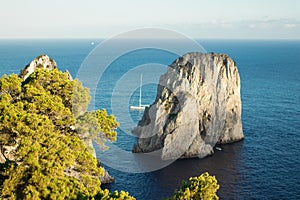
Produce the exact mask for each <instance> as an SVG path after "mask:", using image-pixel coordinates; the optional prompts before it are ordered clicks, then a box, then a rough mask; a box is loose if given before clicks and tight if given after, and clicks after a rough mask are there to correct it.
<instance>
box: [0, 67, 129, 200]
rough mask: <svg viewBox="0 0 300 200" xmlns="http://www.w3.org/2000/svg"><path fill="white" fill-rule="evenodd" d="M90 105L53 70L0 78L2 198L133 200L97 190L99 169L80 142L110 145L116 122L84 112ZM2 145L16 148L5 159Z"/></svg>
mask: <svg viewBox="0 0 300 200" xmlns="http://www.w3.org/2000/svg"><path fill="white" fill-rule="evenodd" d="M89 101H90V97H89V91H88V89H87V88H84V87H83V86H82V84H81V83H80V82H79V81H78V80H74V81H70V80H69V79H68V77H67V74H66V73H62V72H61V71H59V70H58V69H54V70H51V71H49V70H44V69H36V71H35V72H34V73H33V74H31V75H30V76H29V77H28V78H27V79H26V80H25V81H22V79H21V78H19V77H18V76H17V75H10V76H6V75H4V76H3V77H2V78H1V79H0V150H1V151H0V153H1V156H2V157H3V158H4V159H5V160H6V163H5V164H3V165H1V169H0V170H1V173H2V175H3V177H2V179H4V182H3V183H2V181H1V193H0V194H1V196H2V198H3V199H92V198H96V199H134V198H133V197H130V196H129V195H128V193H126V192H123V191H121V192H120V193H118V192H114V193H109V191H107V190H101V188H100V184H101V183H100V180H99V176H102V175H103V169H102V168H101V167H98V166H97V160H96V158H95V157H93V155H92V154H91V151H90V150H91V149H89V147H88V146H86V145H85V144H84V140H85V139H93V140H95V141H97V143H98V144H101V145H103V146H104V143H105V141H107V140H109V141H115V140H116V132H115V128H117V127H118V123H117V122H116V120H115V118H114V117H113V116H112V115H110V116H108V115H107V113H106V111H105V110H97V111H91V112H87V106H88V103H89ZM89 133H90V134H89ZM7 146H9V147H11V146H15V147H16V148H15V149H12V150H11V152H10V156H9V157H8V156H6V154H5V148H6V147H7ZM1 196H0V198H1Z"/></svg>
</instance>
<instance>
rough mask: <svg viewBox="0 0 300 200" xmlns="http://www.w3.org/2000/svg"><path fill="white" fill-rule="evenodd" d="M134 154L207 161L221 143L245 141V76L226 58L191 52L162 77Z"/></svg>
mask: <svg viewBox="0 0 300 200" xmlns="http://www.w3.org/2000/svg"><path fill="white" fill-rule="evenodd" d="M132 132H133V134H135V135H137V136H139V140H138V143H137V144H135V145H134V147H133V152H135V153H139V152H151V151H155V150H158V149H162V155H161V157H162V159H176V158H192V157H204V156H207V155H210V154H212V153H213V147H214V146H215V144H216V143H222V144H226V143H231V142H235V141H239V140H242V139H243V138H244V135H243V131H242V121H241V98H240V77H239V73H238V69H237V67H236V65H235V62H234V61H233V60H232V59H231V58H230V57H229V56H227V55H225V54H214V53H209V54H203V53H188V54H185V55H184V56H182V57H180V58H178V59H177V60H175V61H174V62H173V63H172V64H171V65H170V66H169V68H168V71H167V72H166V73H165V74H164V75H162V76H161V77H160V81H159V86H158V88H157V96H156V99H155V102H154V103H153V104H152V105H151V106H150V107H149V108H148V109H146V110H145V112H144V116H143V118H142V120H141V121H140V122H139V124H138V126H137V127H135V128H134V129H133V131H132Z"/></svg>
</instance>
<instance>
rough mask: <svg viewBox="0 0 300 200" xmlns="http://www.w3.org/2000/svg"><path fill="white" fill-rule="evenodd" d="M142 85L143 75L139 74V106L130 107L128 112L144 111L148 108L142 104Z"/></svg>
mask: <svg viewBox="0 0 300 200" xmlns="http://www.w3.org/2000/svg"><path fill="white" fill-rule="evenodd" d="M142 85H143V75H142V74H141V82H140V97H139V105H138V106H130V110H145V108H146V107H148V106H149V105H143V104H142Z"/></svg>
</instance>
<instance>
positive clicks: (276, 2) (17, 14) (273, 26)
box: [0, 0, 300, 39]
mask: <svg viewBox="0 0 300 200" xmlns="http://www.w3.org/2000/svg"><path fill="white" fill-rule="evenodd" d="M0 1H1V4H0V5H1V6H0V38H107V37H110V36H112V35H116V34H118V33H120V32H124V31H128V30H132V29H136V28H143V27H160V28H167V29H172V30H175V31H178V32H181V33H183V34H185V35H187V36H189V37H193V38H269V39H274V38H281V39H300V1H298V0H251V1H245V0H223V1H221V0H209V1H201V0H181V1H179V0H147V1H145V0H107V1H102V0H85V1H83V0H51V1H50V0H0Z"/></svg>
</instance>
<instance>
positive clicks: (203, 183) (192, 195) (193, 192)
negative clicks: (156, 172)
mask: <svg viewBox="0 0 300 200" xmlns="http://www.w3.org/2000/svg"><path fill="white" fill-rule="evenodd" d="M219 187H220V186H219V185H218V182H217V179H216V178H215V177H214V176H210V175H209V174H208V173H207V172H206V173H204V174H202V175H200V176H198V177H191V178H190V179H189V180H188V181H183V183H182V186H181V189H180V190H178V191H175V193H174V195H173V197H171V198H169V200H189V199H193V200H200V199H211V200H217V199H219V197H218V196H217V194H216V193H217V190H218V189H219Z"/></svg>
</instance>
